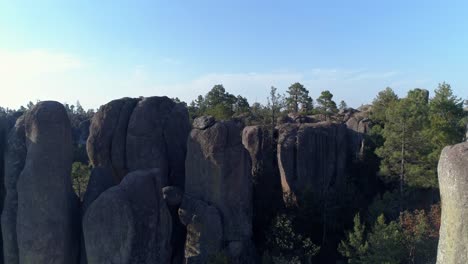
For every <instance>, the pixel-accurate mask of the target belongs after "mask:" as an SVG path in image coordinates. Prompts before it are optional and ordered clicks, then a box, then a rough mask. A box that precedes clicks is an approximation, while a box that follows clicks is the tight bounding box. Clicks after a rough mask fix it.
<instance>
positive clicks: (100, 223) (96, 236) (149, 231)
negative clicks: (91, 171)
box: [83, 169, 172, 264]
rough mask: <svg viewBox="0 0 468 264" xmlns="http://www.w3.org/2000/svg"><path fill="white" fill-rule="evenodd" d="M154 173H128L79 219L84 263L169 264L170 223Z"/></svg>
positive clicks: (141, 171) (143, 171)
mask: <svg viewBox="0 0 468 264" xmlns="http://www.w3.org/2000/svg"><path fill="white" fill-rule="evenodd" d="M162 177H163V175H162V174H161V172H160V171H159V170H157V169H152V170H138V171H134V172H131V173H129V174H128V175H126V176H125V177H124V179H123V180H122V182H121V183H120V184H119V185H117V186H114V187H112V188H110V189H108V190H106V191H105V192H103V193H102V194H101V195H100V196H99V197H98V198H97V199H96V200H95V201H94V202H93V203H92V204H91V206H90V207H89V208H88V210H87V211H86V213H85V216H84V218H83V233H84V239H85V244H86V252H87V260H88V263H89V264H94V263H96V264H97V263H115V264H124V263H170V261H171V243H170V242H171V234H172V220H171V215H170V213H169V210H168V208H167V205H166V203H165V201H164V200H163V196H162V191H161V187H162V186H161V182H162V181H163V179H161V178H162Z"/></svg>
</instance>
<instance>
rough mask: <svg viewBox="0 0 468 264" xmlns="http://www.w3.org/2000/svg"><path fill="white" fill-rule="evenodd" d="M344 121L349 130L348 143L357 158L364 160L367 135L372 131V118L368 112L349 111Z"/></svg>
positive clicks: (345, 114)
mask: <svg viewBox="0 0 468 264" xmlns="http://www.w3.org/2000/svg"><path fill="white" fill-rule="evenodd" d="M343 121H344V122H345V124H346V127H347V128H348V129H349V130H348V145H349V147H350V151H351V152H352V153H354V155H353V158H354V159H355V160H364V159H365V157H364V154H365V153H364V151H365V147H366V144H367V142H366V135H367V134H368V133H369V131H370V119H369V118H368V113H367V112H356V111H351V110H349V111H347V112H345V113H344V117H343Z"/></svg>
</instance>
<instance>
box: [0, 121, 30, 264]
mask: <svg viewBox="0 0 468 264" xmlns="http://www.w3.org/2000/svg"><path fill="white" fill-rule="evenodd" d="M26 153H27V149H26V141H25V132H24V116H23V117H20V118H19V119H18V120H17V121H16V124H15V126H14V127H13V129H12V130H11V131H10V133H9V135H8V149H7V152H6V155H5V190H6V195H5V202H4V208H3V212H2V237H3V255H4V260H5V263H12V264H17V263H19V255H18V240H17V234H16V215H17V211H18V192H17V190H16V182H17V181H18V178H19V175H20V173H21V171H22V170H23V168H24V162H25V160H26Z"/></svg>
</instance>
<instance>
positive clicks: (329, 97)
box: [317, 90, 338, 118]
mask: <svg viewBox="0 0 468 264" xmlns="http://www.w3.org/2000/svg"><path fill="white" fill-rule="evenodd" d="M317 104H318V107H317V108H318V110H319V113H321V114H323V115H325V116H326V117H327V118H330V116H332V115H333V114H336V113H337V112H338V108H336V103H335V102H334V101H333V94H332V93H330V91H328V90H326V91H323V92H322V93H321V94H320V96H319V98H317Z"/></svg>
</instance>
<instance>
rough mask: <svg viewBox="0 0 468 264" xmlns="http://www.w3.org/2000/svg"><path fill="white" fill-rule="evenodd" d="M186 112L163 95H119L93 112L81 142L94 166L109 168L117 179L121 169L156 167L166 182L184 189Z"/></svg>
mask: <svg viewBox="0 0 468 264" xmlns="http://www.w3.org/2000/svg"><path fill="white" fill-rule="evenodd" d="M189 132H190V123H189V118H188V112H187V109H186V108H185V106H183V105H182V104H176V103H175V102H174V101H172V100H171V99H169V98H167V97H157V96H154V97H147V98H141V99H134V98H122V99H118V100H114V101H111V102H109V103H108V104H106V105H103V106H102V107H101V108H100V109H99V111H98V112H97V113H96V115H95V116H94V117H93V120H92V123H91V127H90V136H89V138H88V142H87V150H88V156H89V159H90V161H91V163H92V164H93V165H94V166H95V167H106V166H107V167H112V168H113V170H114V176H115V178H116V180H117V181H118V182H120V181H121V180H122V178H123V176H124V175H126V174H127V172H131V171H134V170H141V169H151V168H159V169H160V170H161V173H162V174H163V175H168V177H167V179H168V183H163V186H166V185H174V186H178V187H179V188H184V177H185V172H184V171H185V170H184V166H181V164H184V162H185V154H186V148H187V147H186V140H187V136H188V134H189Z"/></svg>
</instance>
